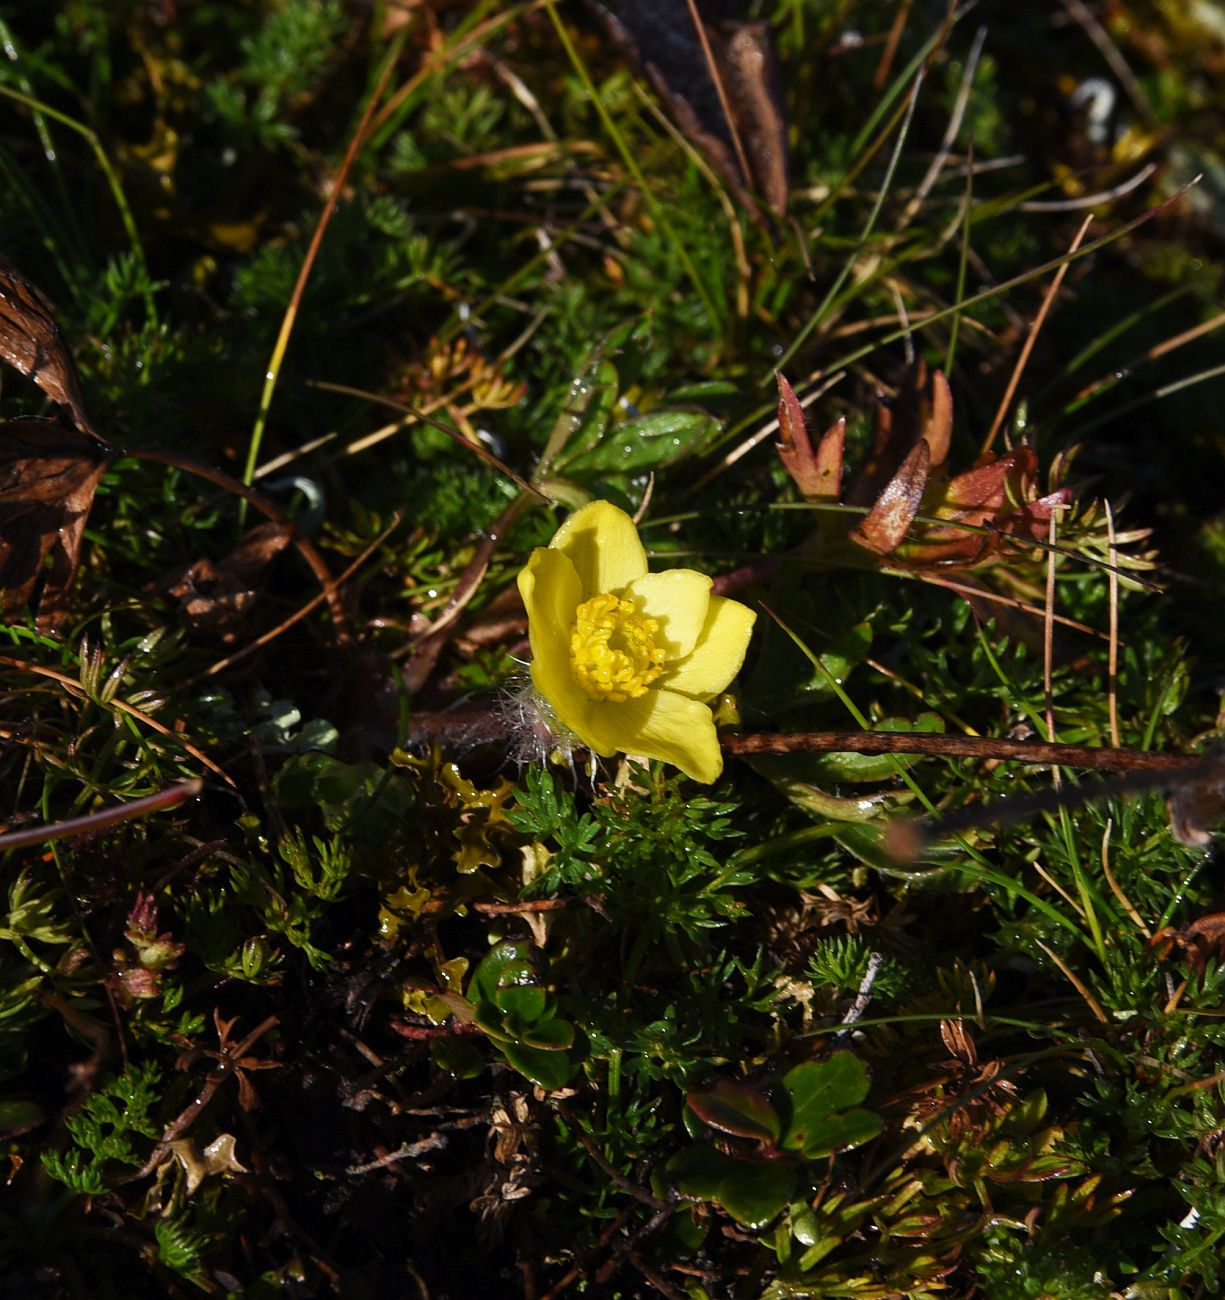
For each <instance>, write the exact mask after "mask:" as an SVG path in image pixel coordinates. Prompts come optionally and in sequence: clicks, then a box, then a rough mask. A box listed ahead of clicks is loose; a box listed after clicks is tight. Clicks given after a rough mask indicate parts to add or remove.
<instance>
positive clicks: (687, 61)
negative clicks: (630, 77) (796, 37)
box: [588, 0, 788, 213]
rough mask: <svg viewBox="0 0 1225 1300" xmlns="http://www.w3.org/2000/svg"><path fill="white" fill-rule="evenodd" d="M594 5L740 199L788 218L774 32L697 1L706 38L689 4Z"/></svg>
mask: <svg viewBox="0 0 1225 1300" xmlns="http://www.w3.org/2000/svg"><path fill="white" fill-rule="evenodd" d="M588 3H589V5H590V7H591V8H592V9H593V10H594V11H595V13H596V14H597V15H598V16H599V18H600V19H601V20H602V21H603V23H604V25H605V27H606V28H607V29H608V31H609V33H610V34H611V36H612V38H613V40H614V41H616V43H617V44H618V45H619V46H620V47H621V48H622V50H624V52H625V53H626V55H627V56H628V57H629V58H630V59H631V60H632V61H633V62H635V63H636V64H637V65H638V66H639V67H641V68H642V70H643V72H644V73H645V75H646V77H647V80H648V81H649V82H650V83H651V85H652V86H653V87H654V89H655V92H656V94H658V95H659V97H660V99H662V100H663V101H664V103H665V105H667V107H668V109H669V110H670V111H671V113H672V115H673V117H675V119H676V121H677V123H678V125H679V126H680V128H681V130H682V131H684V133H685V134H686V135H687V136H689V138H690V139H691V140H693V141H694V142H695V143H696V144H697V145H699V146H700V147H701V149H702V150H703V151H704V152H705V153H706V155H707V157H709V159H710V160H711V162H712V163H713V164H714V166H715V167H716V169H717V170H718V171H719V172H720V174H721V175H722V176H723V179H724V180H725V181H726V182H727V183H728V185H729V186H730V187H731V189H732V190H733V191H734V192H735V193H736V195H737V197H738V198H740V200H741V201H742V202H744V203H745V204H746V206H747V207H749V209H750V210H754V205H753V195H754V193H755V194H756V195H757V196H758V197H760V198H761V199H763V200H764V201H765V203H766V206H767V207H768V208H769V209H770V210H771V211H773V212H775V213H782V212H784V211H785V210H786V207H787V197H788V181H787V124H786V121H785V120H784V116H783V104H782V96H781V93H780V90H779V80H780V79H779V75H778V57H777V54H776V52H775V48H774V41H773V37H772V35H771V33H770V28H769V25H768V24H767V23H764V22H746V21H743V19H741V18H739V17H738V16H737V15H738V11H740V10H741V9H742V8H743V6H741V5H738V4H736V3H734V0H696V4H695V5H694V10H696V12H697V15H698V18H699V21H700V22H701V25H702V29H701V32H700V33H699V31H698V30H697V28H696V27H695V25H694V12H693V10H691V9H690V6H689V4H688V2H687V0H588ZM703 38H704V40H703ZM706 47H708V48H709V50H710V56H709V57H708V56H707V53H706ZM712 63H713V68H712V66H711V65H712ZM720 87H722V91H723V96H724V98H725V99H726V110H725V108H724V102H723V100H722V99H721V98H720V94H719V91H720ZM729 115H730V121H729ZM746 167H747V174H746Z"/></svg>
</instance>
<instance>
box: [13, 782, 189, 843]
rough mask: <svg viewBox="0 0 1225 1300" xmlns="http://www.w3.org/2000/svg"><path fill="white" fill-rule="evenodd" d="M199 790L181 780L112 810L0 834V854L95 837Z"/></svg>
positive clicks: (178, 801) (179, 801)
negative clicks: (73, 836)
mask: <svg viewBox="0 0 1225 1300" xmlns="http://www.w3.org/2000/svg"><path fill="white" fill-rule="evenodd" d="M203 789H204V782H203V781H200V780H195V781H181V782H179V784H178V785H171V786H167V787H166V789H164V790H159V791H158V792H157V793H156V794H147V795H145V797H144V798H143V799H133V800H132V802H131V803H125V804H119V805H117V806H116V807H114V808H103V809H100V810H99V811H98V812H94V813H88V814H86V815H85V816H84V817H70V818H68V820H67V821H62V822H52V823H51V824H50V825H43V826H27V827H26V828H25V829H24V830H20V831H0V853H3V852H4V850H5V849H23V848H25V847H26V845H28V844H47V843H49V842H50V841H51V840H62V839H67V837H68V836H70V835H98V834H100V833H101V832H102V831H106V830H110V828H111V827H112V826H119V825H121V824H122V823H123V822H127V821H132V820H133V819H135V818H137V817H143V816H144V815H145V814H146V813H151V812H160V811H162V809H164V808H177V807H178V806H179V804H181V803H186V801H187V800H188V799H194V798H195V797H196V796H197V795H198V794H199V793H200V791H201V790H203Z"/></svg>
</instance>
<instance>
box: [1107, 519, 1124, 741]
mask: <svg viewBox="0 0 1225 1300" xmlns="http://www.w3.org/2000/svg"><path fill="white" fill-rule="evenodd" d="M1104 504H1105V507H1106V536H1107V538H1108V539H1109V542H1110V567H1109V568H1108V569H1107V570H1106V577H1107V580H1108V581H1109V583H1110V649H1109V652H1108V655H1107V659H1106V704H1107V707H1108V708H1109V710H1110V743H1111V744H1112V745H1113V746H1114V747H1115V748H1116V749H1117V748H1118V747H1119V746H1120V745H1121V744H1122V743H1123V742H1122V740H1121V739H1120V737H1119V552H1118V547H1117V546H1116V545H1115V539H1114V511H1113V510H1111V508H1110V502H1109V501H1106V502H1104Z"/></svg>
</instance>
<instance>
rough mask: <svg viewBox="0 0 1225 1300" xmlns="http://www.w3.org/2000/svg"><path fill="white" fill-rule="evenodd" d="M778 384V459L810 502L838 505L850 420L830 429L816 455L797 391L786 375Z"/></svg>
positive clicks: (833, 425)
mask: <svg viewBox="0 0 1225 1300" xmlns="http://www.w3.org/2000/svg"><path fill="white" fill-rule="evenodd" d="M775 378H776V379H777V380H778V431H779V438H780V440H779V442H778V443H776V444H775V445H776V446H777V447H778V458H779V460H781V461H782V462H783V468H784V469H785V470H786V471H787V473H788V474H790V475H791V478H792V481H793V482H794V483H795V485H796V487H798V488H799V490H800V492H801V493H802V494H803V495H804V498H805V499H806V500H808V501H837V500H838V496H839V494H840V493H841V491H842V452H843V447H844V446H845V444H846V420H845V419H839V420H835V421H834V423H833V424H831V425H830V427H829V428H828V429H826V431H825V434H824V436H823V437H822V439H821V441H820V443H819V444H818V446H817V450H816V451H815V452H814V451H813V449H812V441H811V439H810V438H809V436H808V421H807V420H806V419H805V418H804V408H803V407H802V406H801V405H800V400H799V398H798V397H796V395H795V389H793V388H792V387H791V385H790V384H789V383H788V382H787V380H786V378H785V377H784V376H783V375H776V376H775Z"/></svg>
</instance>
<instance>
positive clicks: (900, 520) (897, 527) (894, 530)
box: [851, 438, 931, 555]
mask: <svg viewBox="0 0 1225 1300" xmlns="http://www.w3.org/2000/svg"><path fill="white" fill-rule="evenodd" d="M930 469H931V449H930V448H929V447H928V445H927V443H926V442H925V441H924V440H923V439H922V438H920V439H919V441H918V442H917V443H915V445H914V447H913V449H912V450H911V452H910V455H908V456H907V457H906V459H905V460H904V461H903V462H902V464H901V466H900V467H899V468H898V471H897V473H896V474H894V476H893V477H892V478H891V479H890V480H889V482H888V483H887V484H886V485H885V489H884V491H883V492H881V494H880V496H879V497H877V499H876V503H875V504H874V505H873V507H872V509H871V510H870V511H869V512H868V515H867V517H866V518H865V519H864V521H863V522H862V523H861V524H859V525H858V526H857V527H855V528H853V529H852V530H851V540H852V541H853V542H858V543H859V545H860V546H863V547H866V548H867V549H868V550H869V551H874V552H875V553H876V554H877V555H888V554H889V553H890V552H891V551H894V550H896V549H897V547H898V546H900V545H901V543H902V540H903V539H904V538H905V536H906V534H907V532H908V531H909V530H910V525H911V524H912V523H913V522H914V517H915V515H917V514H918V513H919V505H920V504H921V502H922V500H923V490H924V488H925V487H926V486H927V475H928V472H929V471H930Z"/></svg>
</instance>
